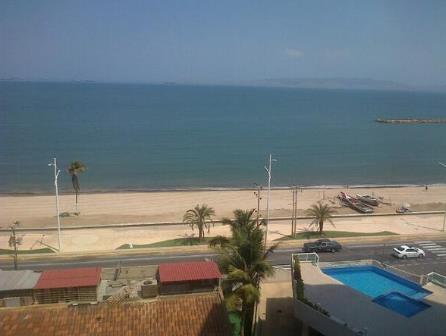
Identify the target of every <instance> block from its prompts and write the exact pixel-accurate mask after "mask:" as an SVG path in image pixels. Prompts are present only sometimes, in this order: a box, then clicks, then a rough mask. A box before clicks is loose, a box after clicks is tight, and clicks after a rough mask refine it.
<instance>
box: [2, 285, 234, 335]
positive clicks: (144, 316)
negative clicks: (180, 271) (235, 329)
mask: <svg viewBox="0 0 446 336" xmlns="http://www.w3.org/2000/svg"><path fill="white" fill-rule="evenodd" d="M230 334H231V332H230V325H229V321H228V315H227V313H226V310H225V307H224V304H223V302H222V299H221V298H220V296H219V295H218V293H212V294H200V295H187V296H180V297H178V296H173V297H172V296H171V297H169V298H163V299H161V300H157V301H154V302H147V301H144V302H141V301H140V302H135V303H121V304H113V305H111V304H105V303H102V304H99V305H95V306H84V307H81V306H79V307H67V306H65V305H50V306H48V305H35V306H28V307H21V308H14V309H12V308H2V309H0V335H1V336H142V335H147V336H152V335H153V336H164V335H166V336H177V335H178V336H228V335H230Z"/></svg>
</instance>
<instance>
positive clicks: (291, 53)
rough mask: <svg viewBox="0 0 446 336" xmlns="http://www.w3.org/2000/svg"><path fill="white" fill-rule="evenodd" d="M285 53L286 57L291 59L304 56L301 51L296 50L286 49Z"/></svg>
mask: <svg viewBox="0 0 446 336" xmlns="http://www.w3.org/2000/svg"><path fill="white" fill-rule="evenodd" d="M285 53H286V54H287V56H289V57H292V58H301V57H303V56H304V52H303V51H301V50H297V49H291V48H286V49H285Z"/></svg>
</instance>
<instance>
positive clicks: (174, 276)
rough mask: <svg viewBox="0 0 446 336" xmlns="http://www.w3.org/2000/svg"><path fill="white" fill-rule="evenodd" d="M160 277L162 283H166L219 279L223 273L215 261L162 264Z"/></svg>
mask: <svg viewBox="0 0 446 336" xmlns="http://www.w3.org/2000/svg"><path fill="white" fill-rule="evenodd" d="M159 277H160V282H161V283H166V282H179V281H194V280H211V279H219V278H221V273H220V270H219V269H218V266H217V264H216V263H214V262H213V261H195V262H184V263H170V264H160V266H159Z"/></svg>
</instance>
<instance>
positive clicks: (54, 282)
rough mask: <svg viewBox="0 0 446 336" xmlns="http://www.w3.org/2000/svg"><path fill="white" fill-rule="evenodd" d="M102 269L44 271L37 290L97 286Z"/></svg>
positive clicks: (83, 268) (84, 268)
mask: <svg viewBox="0 0 446 336" xmlns="http://www.w3.org/2000/svg"><path fill="white" fill-rule="evenodd" d="M101 271H102V269H101V267H82V268H70V269H54V270H48V271H43V272H42V276H41V277H40V279H39V281H38V282H37V284H36V286H35V287H34V288H35V289H48V288H70V287H88V286H97V285H98V284H99V282H100V281H101Z"/></svg>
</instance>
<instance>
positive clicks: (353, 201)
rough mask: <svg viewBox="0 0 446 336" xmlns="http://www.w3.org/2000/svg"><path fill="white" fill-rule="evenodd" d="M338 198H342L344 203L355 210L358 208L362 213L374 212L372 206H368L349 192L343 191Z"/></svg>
mask: <svg viewBox="0 0 446 336" xmlns="http://www.w3.org/2000/svg"><path fill="white" fill-rule="evenodd" d="M338 198H339V199H340V200H341V202H342V203H343V204H344V205H346V206H348V207H350V208H351V209H353V210H356V211H358V212H360V213H373V208H372V207H370V206H368V205H367V204H364V203H363V202H361V201H360V200H358V199H357V198H355V197H353V196H351V195H349V194H347V193H344V192H342V191H341V192H340V194H339V196H338Z"/></svg>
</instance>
